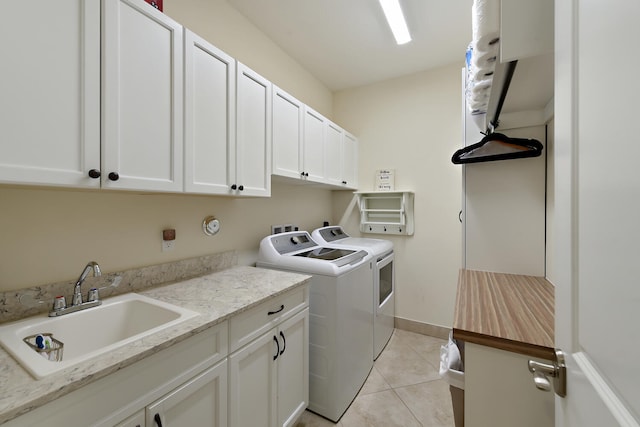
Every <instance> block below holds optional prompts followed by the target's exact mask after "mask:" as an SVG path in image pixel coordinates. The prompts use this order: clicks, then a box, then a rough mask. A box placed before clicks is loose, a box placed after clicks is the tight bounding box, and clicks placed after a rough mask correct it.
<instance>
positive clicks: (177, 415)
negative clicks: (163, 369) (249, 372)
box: [145, 360, 227, 427]
mask: <svg viewBox="0 0 640 427" xmlns="http://www.w3.org/2000/svg"><path fill="white" fill-rule="evenodd" d="M145 421H146V423H145V426H146V427H150V426H154V427H163V426H166V427H170V426H175V427H180V426H212V427H224V426H226V425H227V361H226V360H224V361H222V362H220V363H218V364H217V365H216V366H214V367H212V368H209V369H207V370H206V371H204V372H203V373H202V374H200V375H198V376H197V377H195V378H194V379H192V380H190V381H188V382H187V383H185V384H184V385H182V386H180V387H178V388H177V389H176V390H174V391H173V392H171V393H169V394H168V395H166V396H164V397H162V398H160V399H158V400H157V401H155V402H154V403H152V404H151V405H149V406H147V408H146V410H145Z"/></svg>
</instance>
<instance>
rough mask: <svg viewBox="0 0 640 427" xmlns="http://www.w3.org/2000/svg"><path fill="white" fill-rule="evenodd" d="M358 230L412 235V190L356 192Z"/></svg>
mask: <svg viewBox="0 0 640 427" xmlns="http://www.w3.org/2000/svg"><path fill="white" fill-rule="evenodd" d="M356 195H357V196H358V206H359V208H360V231H361V232H363V233H376V234H397V235H407V236H411V235H413V192H412V191H379V192H357V193H356Z"/></svg>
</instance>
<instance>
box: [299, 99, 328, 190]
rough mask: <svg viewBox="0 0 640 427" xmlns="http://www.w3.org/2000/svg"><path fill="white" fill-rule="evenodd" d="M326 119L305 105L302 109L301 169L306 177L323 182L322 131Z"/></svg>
mask: <svg viewBox="0 0 640 427" xmlns="http://www.w3.org/2000/svg"><path fill="white" fill-rule="evenodd" d="M325 121H326V119H325V118H324V117H323V116H322V115H320V114H319V113H317V112H315V111H313V110H312V109H311V108H309V107H306V108H305V110H304V138H303V144H304V146H303V150H304V151H303V166H304V168H303V170H304V173H305V176H306V179H308V180H310V181H315V182H324V177H325V171H324V158H325V155H324V131H325Z"/></svg>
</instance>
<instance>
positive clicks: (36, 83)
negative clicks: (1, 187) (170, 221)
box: [0, 0, 100, 187]
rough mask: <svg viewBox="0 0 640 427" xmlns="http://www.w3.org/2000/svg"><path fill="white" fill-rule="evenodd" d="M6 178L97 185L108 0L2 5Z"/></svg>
mask: <svg viewBox="0 0 640 427" xmlns="http://www.w3.org/2000/svg"><path fill="white" fill-rule="evenodd" d="M2 16H3V20H2V21H3V22H2V25H0V58H2V63H3V67H2V78H1V79H0V94H1V95H0V182H4V183H18V184H21V183H24V184H39V185H65V186H78V187H97V186H99V185H100V180H98V179H92V178H90V177H89V176H88V171H89V170H91V169H95V170H96V171H99V170H100V0H60V1H55V2H28V1H27V2H25V1H9V2H3V3H2Z"/></svg>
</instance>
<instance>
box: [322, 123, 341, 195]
mask: <svg viewBox="0 0 640 427" xmlns="http://www.w3.org/2000/svg"><path fill="white" fill-rule="evenodd" d="M343 136H344V131H343V130H342V129H341V128H340V127H339V126H338V125H336V124H334V123H331V122H330V121H328V120H327V121H326V129H325V142H324V144H325V148H324V153H325V163H324V167H325V180H326V182H327V184H331V185H342V181H344V180H343V179H342V143H343Z"/></svg>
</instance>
